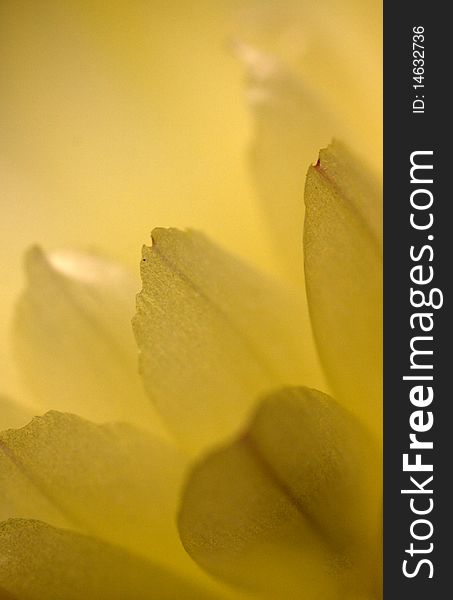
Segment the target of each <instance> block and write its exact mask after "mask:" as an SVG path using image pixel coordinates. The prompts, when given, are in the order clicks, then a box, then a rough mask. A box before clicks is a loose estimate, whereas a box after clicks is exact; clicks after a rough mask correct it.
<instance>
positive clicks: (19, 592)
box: [0, 519, 219, 600]
mask: <svg viewBox="0 0 453 600" xmlns="http://www.w3.org/2000/svg"><path fill="white" fill-rule="evenodd" d="M0 555H1V557H2V558H1V563H0V594H2V598H3V592H4V593H5V598H12V599H14V600H44V598H45V599H46V600H63V599H64V600H125V599H126V598H127V599H128V600H149V599H150V598H156V599H157V598H159V600H181V599H183V598H184V600H208V599H215V598H219V596H217V595H216V594H214V593H211V592H209V591H208V590H205V589H203V588H202V587H198V586H196V585H194V584H192V583H191V582H189V581H187V580H185V579H184V578H182V577H180V576H178V575H177V574H175V573H173V572H171V571H167V570H165V569H163V568H162V567H160V566H157V565H156V564H153V563H151V562H148V561H146V560H144V559H142V558H139V557H137V556H134V555H133V554H129V553H128V552H126V551H124V550H123V549H121V548H118V547H116V546H114V545H110V544H107V543H105V542H102V541H100V540H98V539H96V538H92V537H89V536H85V535H80V534H78V533H75V532H73V531H69V530H66V529H57V528H54V527H52V526H50V525H47V524H45V523H42V522H40V521H34V520H22V519H17V520H16V519H12V520H10V521H7V522H5V523H1V524H0Z"/></svg>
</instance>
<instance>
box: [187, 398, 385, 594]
mask: <svg viewBox="0 0 453 600" xmlns="http://www.w3.org/2000/svg"><path fill="white" fill-rule="evenodd" d="M179 529H180V533H181V538H182V540H183V543H184V545H185V547H186V549H187V551H188V552H189V553H190V554H191V556H192V557H193V558H194V559H195V560H196V561H197V562H199V563H200V565H202V566H203V567H204V568H205V569H206V570H207V571H208V572H210V573H213V574H215V575H217V576H218V577H221V578H224V579H226V580H227V581H231V582H234V583H239V584H242V585H248V586H251V587H252V588H258V589H261V590H267V591H268V593H269V595H270V597H271V598H277V597H278V598H286V597H290V598H293V597H294V598H296V597H297V598H299V597H306V598H310V599H315V598H316V599H319V600H321V599H329V600H330V599H338V598H348V599H349V598H373V597H376V595H377V593H378V589H379V570H380V564H381V560H380V555H379V547H380V533H379V532H380V467H379V457H378V455H377V452H376V449H375V447H374V445H373V442H372V440H371V438H370V437H369V436H368V434H367V433H366V432H365V430H364V429H362V426H361V425H360V424H359V423H358V421H356V420H355V418H353V417H352V415H351V414H350V413H349V412H347V411H345V410H344V409H343V408H342V407H340V405H338V404H337V403H336V402H334V401H333V400H332V399H331V398H330V397H328V396H326V395H325V394H322V393H320V392H317V391H315V390H309V389H307V388H292V389H285V390H282V391H280V392H277V393H275V394H273V395H271V396H269V397H267V398H266V399H265V400H264V401H263V402H262V404H260V406H259V408H258V410H257V412H256V414H255V415H254V417H253V418H252V420H251V422H250V423H249V426H248V428H247V430H246V431H245V432H244V433H243V434H242V435H241V436H239V437H238V438H237V440H236V441H234V442H233V443H232V444H230V445H227V446H224V447H221V448H220V449H219V450H217V451H214V452H212V453H211V454H210V455H209V456H208V457H207V458H205V459H203V460H202V461H201V462H200V463H199V464H198V465H197V466H196V467H195V468H194V469H193V471H192V474H191V477H190V478H189V480H188V483H187V486H186V489H185V493H184V496H183V500H182V506H181V511H180V516H179Z"/></svg>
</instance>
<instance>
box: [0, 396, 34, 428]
mask: <svg viewBox="0 0 453 600" xmlns="http://www.w3.org/2000/svg"><path fill="white" fill-rule="evenodd" d="M35 414H36V411H35V410H34V409H33V407H31V406H28V405H26V404H22V403H20V402H17V401H16V400H11V399H10V398H7V397H6V396H0V431H1V430H2V429H8V428H9V427H22V425H25V424H26V423H28V421H30V419H32V418H33V416H34V415H35Z"/></svg>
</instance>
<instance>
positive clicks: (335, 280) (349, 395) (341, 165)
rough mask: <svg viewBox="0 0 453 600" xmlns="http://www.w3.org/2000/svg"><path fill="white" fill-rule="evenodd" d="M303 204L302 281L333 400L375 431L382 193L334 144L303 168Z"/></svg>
mask: <svg viewBox="0 0 453 600" xmlns="http://www.w3.org/2000/svg"><path fill="white" fill-rule="evenodd" d="M305 204H306V218H305V232H304V248H305V276H306V283H307V294H308V302H309V307H310V315H311V319H312V323H313V328H314V334H315V339H316V342H317V345H318V349H319V352H320V355H321V360H322V363H323V366H324V367H325V371H326V374H327V376H328V379H329V380H330V383H331V384H332V386H333V389H334V392H335V396H336V397H337V399H338V400H341V401H342V402H344V403H345V404H346V405H347V406H349V407H351V408H352V409H353V410H354V411H355V412H356V413H357V414H358V415H360V416H361V418H362V419H364V421H365V422H366V423H368V424H369V425H371V426H372V427H373V428H374V429H375V430H376V431H377V432H379V433H380V429H381V413H382V399H381V396H382V201H381V194H380V191H379V188H378V186H377V184H376V183H375V182H374V181H373V180H372V178H371V176H369V175H368V173H367V171H366V170H365V169H364V168H363V167H362V166H361V165H360V164H359V163H357V161H356V159H355V158H354V157H353V156H352V155H351V154H350V153H349V152H348V151H347V150H346V148H344V147H343V146H342V145H341V144H339V143H337V142H335V143H333V144H332V145H331V146H329V147H328V148H327V149H325V150H321V152H320V155H319V161H318V163H317V165H316V166H312V167H310V169H309V171H308V175H307V182H306V187H305Z"/></svg>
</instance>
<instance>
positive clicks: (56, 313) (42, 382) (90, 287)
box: [14, 248, 160, 430]
mask: <svg viewBox="0 0 453 600" xmlns="http://www.w3.org/2000/svg"><path fill="white" fill-rule="evenodd" d="M26 271H27V277H28V280H27V288H26V290H25V291H24V293H23V295H22V297H21V298H20V301H19V303H18V305H17V308H16V315H15V330H14V334H15V335H14V342H15V351H16V356H17V359H18V362H19V366H20V367H21V369H22V372H23V375H24V378H25V379H26V382H27V383H28V384H29V386H30V387H31V389H32V390H33V391H34V393H35V396H36V398H37V399H38V400H39V401H40V402H41V404H42V405H43V406H44V408H45V409H49V408H51V409H53V408H57V409H61V410H68V411H72V412H76V413H78V414H82V415H83V416H85V417H87V418H90V419H93V420H96V421H103V420H123V421H129V422H134V423H137V424H140V425H141V426H147V427H150V428H154V429H155V430H159V429H160V424H159V421H158V417H157V416H156V414H155V412H154V409H153V407H152V406H151V403H150V402H149V400H148V399H147V398H146V394H145V393H144V390H143V387H142V383H141V381H140V377H139V375H138V366H137V354H136V352H137V350H136V346H135V344H134V338H133V335H132V329H131V324H130V320H131V318H132V315H133V303H134V298H135V293H136V289H137V288H136V281H135V278H134V277H132V276H131V275H130V274H129V273H128V272H127V271H125V270H124V269H123V268H122V267H120V266H119V265H117V264H116V263H113V262H110V261H108V260H107V259H104V258H101V257H99V256H96V255H94V254H88V253H82V252H72V251H71V252H68V251H66V252H53V253H44V252H43V251H42V250H40V249H39V248H32V249H31V250H30V251H29V252H28V254H27V256H26Z"/></svg>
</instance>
